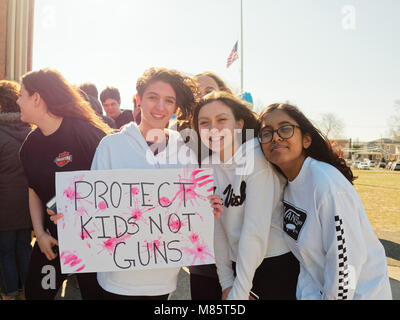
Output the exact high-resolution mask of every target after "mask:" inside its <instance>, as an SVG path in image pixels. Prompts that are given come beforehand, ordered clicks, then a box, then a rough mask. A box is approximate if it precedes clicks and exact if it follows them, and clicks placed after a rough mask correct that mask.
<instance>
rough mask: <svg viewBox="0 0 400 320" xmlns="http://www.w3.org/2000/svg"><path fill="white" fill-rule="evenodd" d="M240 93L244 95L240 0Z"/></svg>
mask: <svg viewBox="0 0 400 320" xmlns="http://www.w3.org/2000/svg"><path fill="white" fill-rule="evenodd" d="M240 93H241V94H243V0H240Z"/></svg>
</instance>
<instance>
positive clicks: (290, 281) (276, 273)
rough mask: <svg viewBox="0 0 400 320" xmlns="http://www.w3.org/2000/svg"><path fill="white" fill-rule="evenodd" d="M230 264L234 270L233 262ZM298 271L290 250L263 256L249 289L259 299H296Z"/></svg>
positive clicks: (297, 263)
mask: <svg viewBox="0 0 400 320" xmlns="http://www.w3.org/2000/svg"><path fill="white" fill-rule="evenodd" d="M232 266H233V268H234V270H235V269H236V264H235V263H234V262H233V263H232ZM299 273H300V264H299V262H298V260H297V259H296V258H295V256H294V255H293V254H292V253H291V252H288V253H286V254H283V255H280V256H277V257H271V258H265V259H264V260H263V262H262V263H261V264H260V266H259V267H258V268H257V270H256V272H255V274H254V278H253V287H252V288H251V291H252V292H254V293H255V294H256V295H257V296H258V297H259V298H260V300H296V288H297V279H298V276H299ZM235 276H236V271H235Z"/></svg>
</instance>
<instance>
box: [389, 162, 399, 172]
mask: <svg viewBox="0 0 400 320" xmlns="http://www.w3.org/2000/svg"><path fill="white" fill-rule="evenodd" d="M390 170H393V171H400V162H393V163H392V167H391V168H390Z"/></svg>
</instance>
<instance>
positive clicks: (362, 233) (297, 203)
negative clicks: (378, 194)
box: [258, 104, 392, 300]
mask: <svg viewBox="0 0 400 320" xmlns="http://www.w3.org/2000/svg"><path fill="white" fill-rule="evenodd" d="M259 124H260V131H259V135H258V139H259V142H260V144H261V147H262V150H263V152H264V155H265V157H266V159H267V160H269V161H270V162H271V163H273V164H274V165H275V166H276V167H277V168H278V169H279V170H280V171H281V172H282V173H283V174H284V175H285V176H286V178H287V179H288V184H287V186H286V188H285V192H284V201H283V203H284V215H283V230H284V232H285V239H286V242H287V244H288V246H289V247H290V250H291V251H292V252H293V254H294V255H295V256H296V258H297V259H298V260H299V261H300V275H299V280H298V284H297V293H296V296H297V299H316V300H320V299H392V295H391V289H390V284H389V277H388V270H387V263H386V257H385V251H384V248H383V246H382V244H381V243H380V242H379V240H378V239H377V237H376V236H375V234H374V232H373V230H372V227H371V225H370V223H369V221H368V218H367V215H366V213H365V210H364V208H363V205H362V203H361V201H360V198H359V196H358V194H357V192H356V190H355V189H354V187H353V185H352V182H353V180H354V177H353V174H352V172H351V170H350V168H349V167H348V166H347V165H346V162H345V161H344V159H342V158H340V157H339V156H338V155H337V154H336V153H335V151H334V150H332V147H331V145H330V143H329V141H328V140H327V139H326V138H324V137H323V136H322V134H321V133H320V132H319V130H318V129H316V128H315V127H314V126H313V125H312V123H311V122H310V121H309V120H308V119H307V118H306V117H305V116H304V114H303V113H302V112H301V111H300V110H299V109H298V108H296V107H294V106H291V105H288V104H272V105H270V106H268V107H267V108H266V109H265V110H263V111H262V112H261V114H260V116H259Z"/></svg>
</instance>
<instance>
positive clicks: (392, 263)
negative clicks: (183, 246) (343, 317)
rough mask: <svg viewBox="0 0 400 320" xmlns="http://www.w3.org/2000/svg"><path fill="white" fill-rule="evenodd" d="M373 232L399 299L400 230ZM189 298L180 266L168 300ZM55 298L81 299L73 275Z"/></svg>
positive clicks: (186, 273)
mask: <svg viewBox="0 0 400 320" xmlns="http://www.w3.org/2000/svg"><path fill="white" fill-rule="evenodd" d="M375 234H376V236H377V237H378V238H379V240H380V241H381V243H382V244H383V246H384V248H385V252H386V258H387V261H388V269H389V277H390V285H391V287H392V294H393V300H400V232H389V231H379V230H375ZM190 299H191V297H190V283H189V271H188V269H187V268H182V269H181V271H180V272H179V276H178V287H177V289H176V291H175V292H173V293H172V295H171V296H170V300H190ZM56 300H81V294H80V291H79V287H78V283H77V281H76V278H75V276H73V275H72V276H70V277H68V280H66V281H65V282H64V285H63V287H62V288H61V289H60V291H59V293H58V296H57V297H56Z"/></svg>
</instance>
